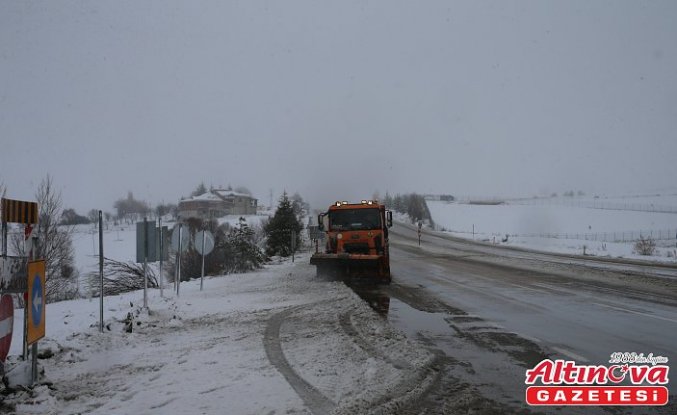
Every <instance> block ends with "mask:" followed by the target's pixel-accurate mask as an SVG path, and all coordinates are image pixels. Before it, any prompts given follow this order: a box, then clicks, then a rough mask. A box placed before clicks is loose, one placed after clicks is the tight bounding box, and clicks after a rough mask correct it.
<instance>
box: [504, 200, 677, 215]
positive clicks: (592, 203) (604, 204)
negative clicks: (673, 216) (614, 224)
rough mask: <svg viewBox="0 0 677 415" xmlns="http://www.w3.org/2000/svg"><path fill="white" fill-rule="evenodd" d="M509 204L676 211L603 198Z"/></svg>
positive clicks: (520, 201)
mask: <svg viewBox="0 0 677 415" xmlns="http://www.w3.org/2000/svg"><path fill="white" fill-rule="evenodd" d="M508 203H509V204H511V205H530V206H532V205H535V206H568V207H578V208H587V209H603V210H628V211H634V212H653V213H677V206H669V205H660V204H654V203H626V202H608V201H604V200H576V199H571V200H566V199H523V200H511V201H510V202H508Z"/></svg>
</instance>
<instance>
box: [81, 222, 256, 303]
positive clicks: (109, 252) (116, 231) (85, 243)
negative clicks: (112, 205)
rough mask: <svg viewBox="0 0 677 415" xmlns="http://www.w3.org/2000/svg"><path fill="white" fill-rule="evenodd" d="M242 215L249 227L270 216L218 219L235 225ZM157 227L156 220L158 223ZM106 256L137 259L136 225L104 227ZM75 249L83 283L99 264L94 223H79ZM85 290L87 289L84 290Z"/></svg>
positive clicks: (170, 224) (95, 270)
mask: <svg viewBox="0 0 677 415" xmlns="http://www.w3.org/2000/svg"><path fill="white" fill-rule="evenodd" d="M240 217H243V218H244V219H245V220H246V221H247V224H249V225H250V226H259V225H261V223H262V222H263V221H265V220H266V219H268V216H266V215H229V216H224V217H223V218H219V219H218V222H219V224H220V225H221V224H224V223H228V224H230V226H232V227H235V226H237V224H238V223H239V220H240ZM174 224H175V223H174V222H172V221H168V220H164V221H163V223H162V225H163V226H167V227H168V228H169V229H170V230H171V229H172V227H173V226H174ZM155 226H157V222H155ZM103 247H104V256H105V257H106V258H110V259H115V260H117V261H135V260H136V224H131V225H129V224H124V223H123V224H120V225H117V226H115V225H113V224H112V223H109V224H108V225H107V226H104V232H103ZM73 251H74V254H75V266H76V268H77V269H78V271H79V272H80V282H81V284H84V283H85V281H86V276H87V274H89V273H92V272H98V269H99V268H98V266H99V265H98V264H99V231H98V228H97V227H95V226H94V225H91V224H90V225H78V226H76V227H75V229H74V233H73ZM81 291H82V290H81ZM82 292H83V293H84V291H82Z"/></svg>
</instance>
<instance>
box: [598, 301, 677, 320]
mask: <svg viewBox="0 0 677 415" xmlns="http://www.w3.org/2000/svg"><path fill="white" fill-rule="evenodd" d="M593 304H595V305H598V306H600V307H606V308H610V309H612V310H618V311H624V312H626V313H631V314H637V315H640V316H644V317H651V318H655V319H658V320H664V321H669V322H671V323H677V320H675V319H673V318H667V317H661V316H656V315H653V314H649V313H643V312H641V311H634V310H628V309H627V308H622V307H615V306H612V305H608V304H602V303H593Z"/></svg>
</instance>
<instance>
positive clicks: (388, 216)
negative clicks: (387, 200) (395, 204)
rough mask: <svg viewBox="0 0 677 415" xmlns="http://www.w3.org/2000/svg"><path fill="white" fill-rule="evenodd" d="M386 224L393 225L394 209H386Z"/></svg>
mask: <svg viewBox="0 0 677 415" xmlns="http://www.w3.org/2000/svg"><path fill="white" fill-rule="evenodd" d="M386 225H387V226H388V227H389V228H390V227H391V226H393V212H392V210H388V211H386Z"/></svg>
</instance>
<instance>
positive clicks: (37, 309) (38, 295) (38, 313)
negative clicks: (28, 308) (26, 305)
mask: <svg viewBox="0 0 677 415" xmlns="http://www.w3.org/2000/svg"><path fill="white" fill-rule="evenodd" d="M31 298H32V299H33V325H34V326H39V325H40V322H41V321H42V307H43V304H42V283H41V278H40V274H35V276H34V277H33V291H32V292H31Z"/></svg>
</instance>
